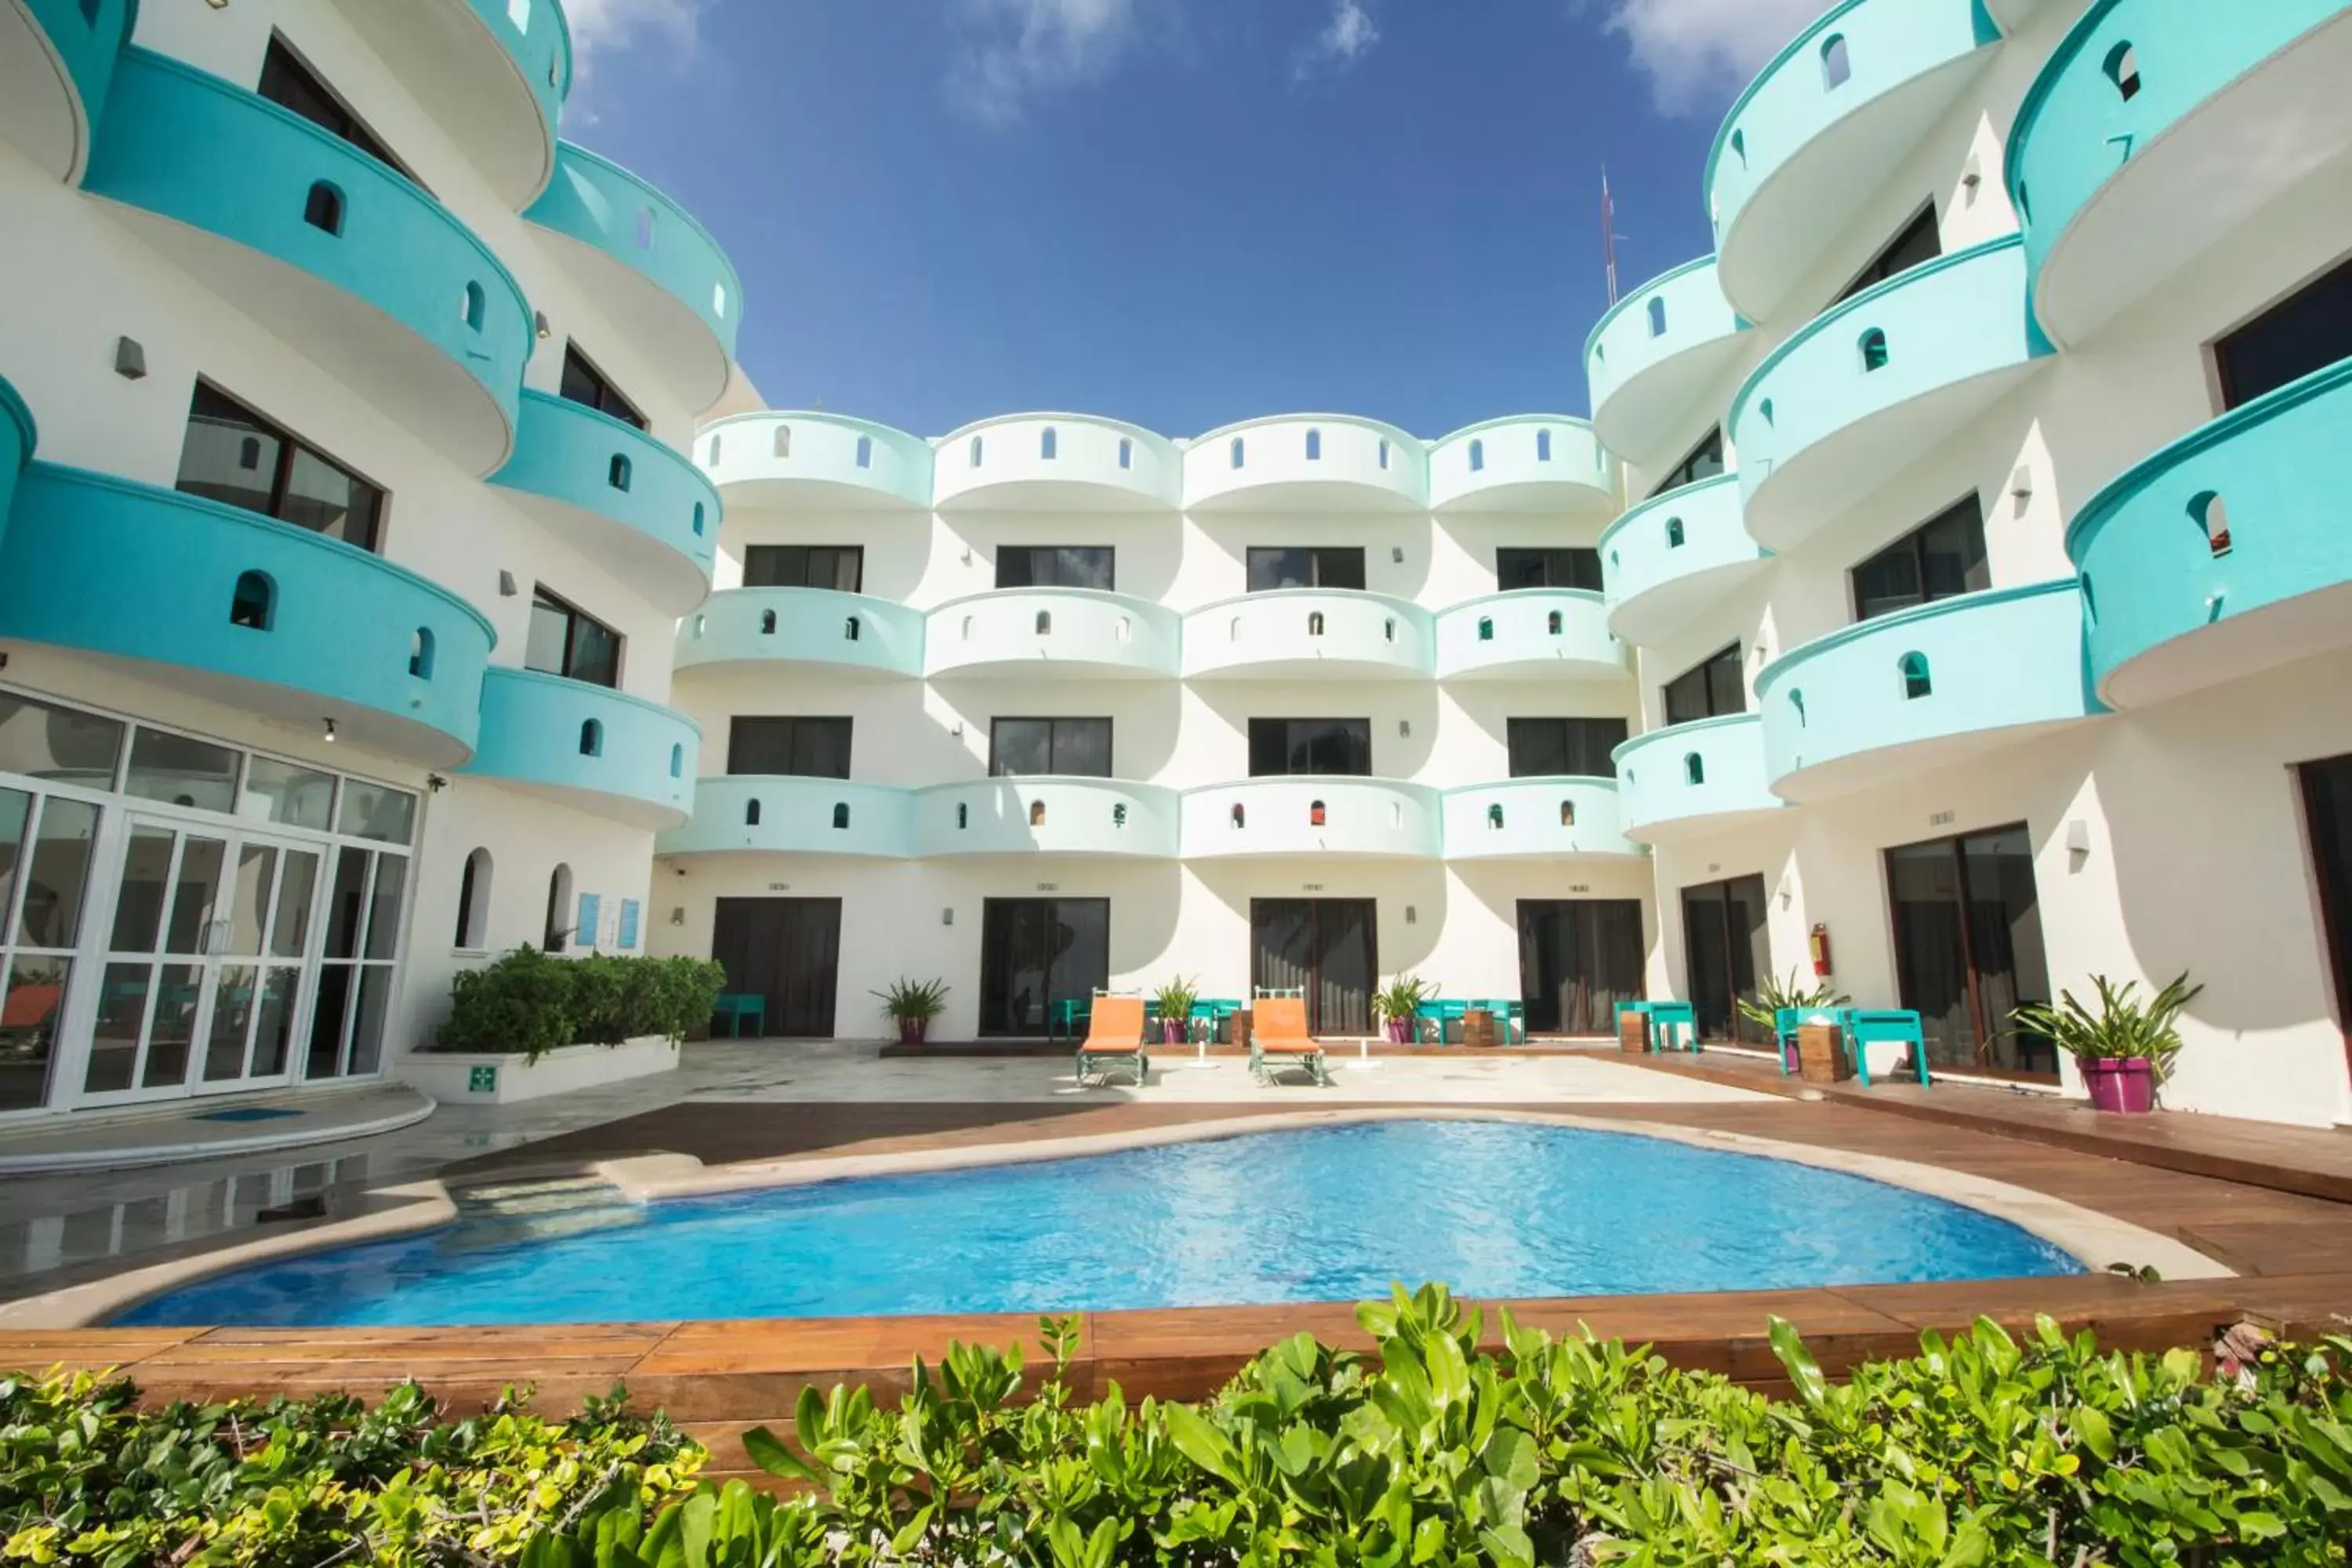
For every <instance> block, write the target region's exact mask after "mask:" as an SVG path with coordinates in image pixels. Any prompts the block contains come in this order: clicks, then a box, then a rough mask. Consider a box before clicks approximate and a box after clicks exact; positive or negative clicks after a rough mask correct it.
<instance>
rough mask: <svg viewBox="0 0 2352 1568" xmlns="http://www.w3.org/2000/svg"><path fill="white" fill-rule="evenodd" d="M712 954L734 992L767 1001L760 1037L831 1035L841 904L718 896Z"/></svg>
mask: <svg viewBox="0 0 2352 1568" xmlns="http://www.w3.org/2000/svg"><path fill="white" fill-rule="evenodd" d="M710 956H711V957H712V958H713V959H715V960H717V961H718V963H719V966H720V967H721V968H723V969H725V970H726V971H727V989H728V990H729V991H730V993H735V994H742V995H753V996H759V997H761V998H763V999H764V1000H765V1001H766V1003H767V1024H766V1027H765V1028H763V1029H762V1030H761V1033H762V1034H766V1035H782V1036H784V1037H788V1038H793V1039H815V1040H824V1039H831V1038H832V1037H833V1033H834V1001H835V994H836V993H837V992H838V990H839V989H840V984H839V978H840V970H841V900H839V899H721V900H719V908H718V912H717V914H716V916H715V918H714V919H713V920H712V921H711V927H710Z"/></svg>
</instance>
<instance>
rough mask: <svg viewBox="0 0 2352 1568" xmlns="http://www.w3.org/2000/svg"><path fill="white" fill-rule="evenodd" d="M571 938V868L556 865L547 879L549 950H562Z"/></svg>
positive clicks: (547, 947) (547, 943)
mask: <svg viewBox="0 0 2352 1568" xmlns="http://www.w3.org/2000/svg"><path fill="white" fill-rule="evenodd" d="M571 940H572V868H571V867H569V866H558V867H557V868H555V869H554V871H553V872H551V873H550V875H549V876H548V879H547V936H546V940H545V942H544V944H543V945H544V946H545V947H546V949H547V951H548V952H562V951H563V949H564V947H565V945H566V944H568V943H569V942H571Z"/></svg>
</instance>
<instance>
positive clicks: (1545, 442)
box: [1536, 430, 1551, 463]
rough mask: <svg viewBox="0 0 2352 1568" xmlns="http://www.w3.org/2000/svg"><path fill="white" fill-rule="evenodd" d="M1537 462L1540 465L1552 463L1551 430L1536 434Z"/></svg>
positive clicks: (1540, 431)
mask: <svg viewBox="0 0 2352 1568" xmlns="http://www.w3.org/2000/svg"><path fill="white" fill-rule="evenodd" d="M1536 461H1537V462H1538V463H1549V462H1550V461H1551V432H1550V431H1549V430H1538V431H1537V432H1536Z"/></svg>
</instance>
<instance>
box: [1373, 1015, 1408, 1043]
mask: <svg viewBox="0 0 2352 1568" xmlns="http://www.w3.org/2000/svg"><path fill="white" fill-rule="evenodd" d="M1381 1022H1382V1023H1383V1025H1384V1026H1386V1027H1387V1029H1388V1034H1389V1044H1391V1045H1392V1046H1409V1045H1411V1044H1412V1019H1410V1018H1386V1019H1383V1020H1381Z"/></svg>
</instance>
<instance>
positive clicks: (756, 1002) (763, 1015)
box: [710, 991, 768, 1040]
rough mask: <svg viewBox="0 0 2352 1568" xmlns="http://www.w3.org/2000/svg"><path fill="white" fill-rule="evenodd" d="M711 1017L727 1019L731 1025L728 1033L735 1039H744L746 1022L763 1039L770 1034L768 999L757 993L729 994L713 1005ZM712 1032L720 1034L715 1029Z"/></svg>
mask: <svg viewBox="0 0 2352 1568" xmlns="http://www.w3.org/2000/svg"><path fill="white" fill-rule="evenodd" d="M710 1015H711V1016H712V1017H714V1018H725V1019H727V1020H728V1021H729V1024H730V1027H729V1031H728V1032H729V1034H730V1037H732V1038H735V1039H739V1040H740V1039H741V1038H742V1037H743V1026H744V1024H745V1023H746V1022H749V1023H750V1024H751V1026H752V1033H754V1034H756V1035H759V1036H761V1037H765V1036H766V1035H767V1033H768V999H767V997H765V996H763V995H761V994H759V993H758V992H756V991H754V992H729V993H728V994H724V995H722V996H720V997H719V1000H718V1001H717V1002H716V1003H714V1004H713V1005H712V1006H711V1009H710ZM711 1032H712V1033H713V1034H716V1033H718V1031H717V1030H715V1029H714V1030H712V1031H711Z"/></svg>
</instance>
